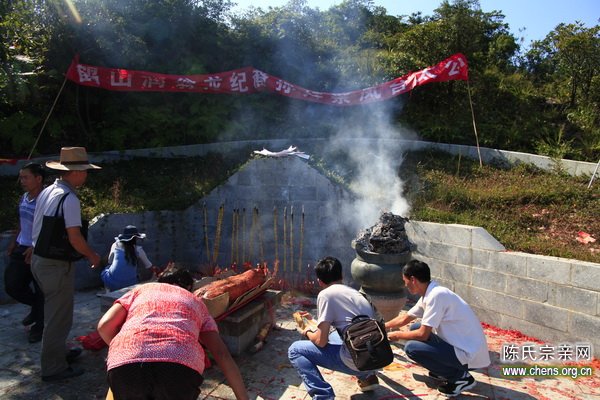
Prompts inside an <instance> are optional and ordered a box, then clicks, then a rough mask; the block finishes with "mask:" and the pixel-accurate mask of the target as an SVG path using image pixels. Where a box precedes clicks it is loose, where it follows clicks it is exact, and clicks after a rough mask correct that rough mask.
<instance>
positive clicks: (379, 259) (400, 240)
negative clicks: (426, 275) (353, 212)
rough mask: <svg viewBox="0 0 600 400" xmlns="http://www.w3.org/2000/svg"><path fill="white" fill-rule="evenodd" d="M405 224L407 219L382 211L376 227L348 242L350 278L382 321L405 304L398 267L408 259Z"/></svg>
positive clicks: (402, 283)
mask: <svg viewBox="0 0 600 400" xmlns="http://www.w3.org/2000/svg"><path fill="white" fill-rule="evenodd" d="M406 222H408V219H407V218H403V217H401V216H399V215H395V214H392V213H389V212H384V213H382V214H381V216H380V217H379V222H377V224H375V225H374V226H372V227H371V228H368V229H366V230H365V231H362V232H361V233H360V234H359V236H358V237H357V238H356V239H355V240H354V241H353V242H352V247H353V248H354V250H355V251H356V258H355V259H354V260H353V261H352V265H351V266H350V272H351V274H352V278H353V279H354V280H355V281H356V282H358V283H359V284H360V285H361V291H363V292H365V293H366V294H368V295H369V296H370V297H371V301H372V302H373V304H375V306H376V307H377V309H378V311H379V312H380V313H381V315H382V316H383V317H384V319H386V320H390V319H392V318H394V317H396V316H397V315H398V313H399V312H400V310H401V309H402V307H404V304H405V303H406V289H405V288H404V281H403V280H402V267H404V264H406V263H407V262H408V261H410V259H411V254H410V249H411V245H410V241H409V240H408V237H407V235H406V230H405V228H404V224H405V223H406Z"/></svg>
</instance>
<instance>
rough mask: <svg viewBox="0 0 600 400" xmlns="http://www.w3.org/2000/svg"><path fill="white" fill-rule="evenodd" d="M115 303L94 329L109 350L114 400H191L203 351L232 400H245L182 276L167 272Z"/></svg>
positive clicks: (232, 366) (214, 328) (238, 378)
mask: <svg viewBox="0 0 600 400" xmlns="http://www.w3.org/2000/svg"><path fill="white" fill-rule="evenodd" d="M158 282H159V283H147V284H144V285H141V286H138V287H136V288H135V289H132V290H130V291H129V292H128V293H127V294H125V295H124V296H123V297H121V298H119V299H118V300H116V301H115V303H114V304H113V306H112V307H111V308H110V309H109V310H108V311H107V312H106V314H104V316H103V317H102V318H101V319H100V322H99V323H98V332H99V333H100V336H102V339H104V341H105V342H106V343H108V344H109V350H108V360H107V370H108V382H109V385H110V388H111V390H112V392H113V395H114V397H115V399H119V400H120V399H130V398H135V399H170V400H171V399H182V400H183V399H190V400H192V399H193V400H195V399H196V398H197V397H198V395H199V394H200V388H199V386H200V385H201V384H202V381H203V378H202V373H203V372H204V349H203V348H202V345H204V346H205V347H206V348H207V349H208V350H209V351H210V353H211V354H212V356H213V357H214V358H215V361H216V362H217V364H218V365H219V368H220V369H221V371H223V374H224V375H225V378H226V379H227V381H228V382H229V385H230V386H231V389H232V390H233V392H234V393H235V396H236V399H238V400H242V399H248V394H247V392H246V388H245V386H244V383H243V381H242V377H241V374H240V370H239V368H238V367H237V365H236V363H235V361H234V360H233V358H232V357H231V354H230V353H229V351H228V350H227V347H226V346H225V344H224V343H223V341H222V340H221V337H220V336H219V332H218V330H217V324H216V322H215V320H214V319H213V318H212V317H211V316H210V314H209V312H208V310H207V308H206V306H205V305H204V303H203V302H202V301H201V300H200V299H199V298H198V297H196V296H194V294H192V293H191V289H192V286H193V283H194V280H193V278H192V277H191V275H190V274H189V272H187V271H185V270H177V269H173V270H169V271H166V272H165V273H164V274H163V275H162V276H161V277H160V278H159V279H158Z"/></svg>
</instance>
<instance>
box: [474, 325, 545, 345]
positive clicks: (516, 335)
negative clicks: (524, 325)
mask: <svg viewBox="0 0 600 400" xmlns="http://www.w3.org/2000/svg"><path fill="white" fill-rule="evenodd" d="M481 326H483V329H487V330H489V331H492V332H494V333H496V334H499V335H503V336H507V337H508V338H509V339H513V340H523V341H527V342H533V343H544V341H543V340H540V339H538V338H534V337H532V336H527V335H525V334H523V333H521V332H519V331H517V330H515V329H502V328H498V327H496V326H493V325H490V324H486V323H485V322H482V323H481Z"/></svg>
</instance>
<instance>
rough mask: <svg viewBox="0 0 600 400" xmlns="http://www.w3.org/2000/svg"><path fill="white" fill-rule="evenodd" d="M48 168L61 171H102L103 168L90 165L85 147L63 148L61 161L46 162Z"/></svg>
mask: <svg viewBox="0 0 600 400" xmlns="http://www.w3.org/2000/svg"><path fill="white" fill-rule="evenodd" d="M46 167H48V168H51V169H58V170H61V171H83V170H86V169H102V167H99V166H97V165H94V164H90V162H89V161H88V156H87V152H86V151H85V147H63V148H62V149H60V161H46Z"/></svg>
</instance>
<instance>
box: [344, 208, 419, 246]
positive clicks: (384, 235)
mask: <svg viewBox="0 0 600 400" xmlns="http://www.w3.org/2000/svg"><path fill="white" fill-rule="evenodd" d="M406 222H408V218H404V217H401V216H400V215H395V214H392V213H390V212H383V213H381V216H380V217H379V222H377V223H376V224H375V225H373V226H372V227H370V228H368V229H366V230H364V231H361V232H360V233H359V234H358V237H357V238H356V239H355V241H354V242H355V246H356V248H359V249H363V250H366V251H370V252H373V253H379V254H400V253H404V252H407V251H410V250H411V246H410V241H409V240H408V236H407V235H406V230H405V228H404V224H405V223H406Z"/></svg>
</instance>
